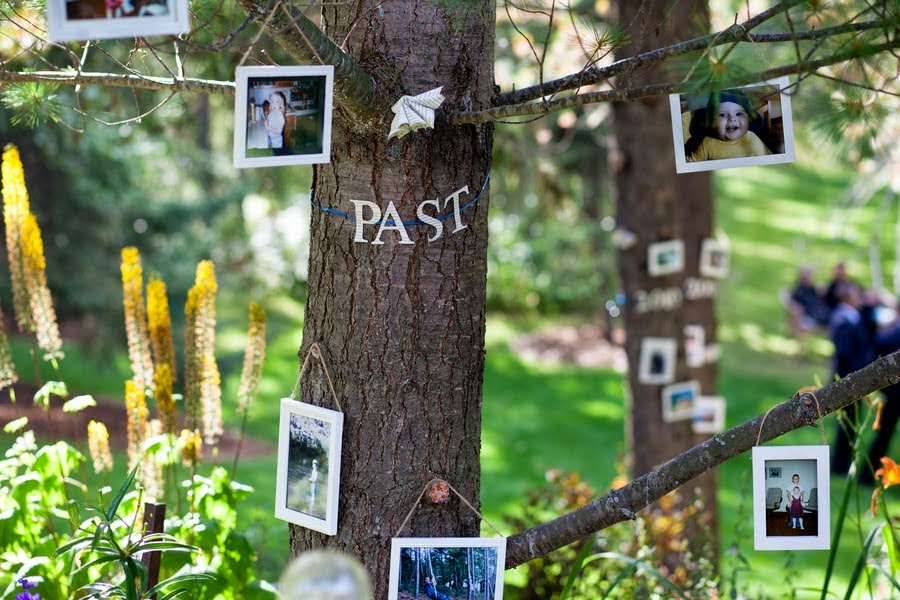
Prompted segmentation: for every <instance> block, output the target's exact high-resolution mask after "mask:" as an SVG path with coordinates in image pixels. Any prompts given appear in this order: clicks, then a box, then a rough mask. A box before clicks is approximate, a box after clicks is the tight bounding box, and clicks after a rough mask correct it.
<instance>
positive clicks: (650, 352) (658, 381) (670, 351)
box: [638, 337, 678, 385]
mask: <svg viewBox="0 0 900 600" xmlns="http://www.w3.org/2000/svg"><path fill="white" fill-rule="evenodd" d="M677 352H678V343H677V342H676V341H675V339H674V338H659V337H645V338H644V339H642V340H641V356H640V362H639V364H638V381H640V382H641V383H643V384H644V385H663V384H666V383H672V382H673V381H675V357H676V353H677Z"/></svg>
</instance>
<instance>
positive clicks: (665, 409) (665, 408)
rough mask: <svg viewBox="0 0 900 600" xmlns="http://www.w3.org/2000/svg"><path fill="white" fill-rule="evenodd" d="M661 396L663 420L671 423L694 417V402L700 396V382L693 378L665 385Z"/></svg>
mask: <svg viewBox="0 0 900 600" xmlns="http://www.w3.org/2000/svg"><path fill="white" fill-rule="evenodd" d="M660 395H661V397H662V416H663V421H665V422H666V423H672V422H675V421H684V420H689V419H693V418H694V403H695V402H696V401H697V398H699V397H700V384H699V383H698V382H696V381H694V380H690V381H682V382H679V383H673V384H672V385H667V386H665V387H664V388H663V389H662V391H661V392H660Z"/></svg>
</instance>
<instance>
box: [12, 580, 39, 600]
mask: <svg viewBox="0 0 900 600" xmlns="http://www.w3.org/2000/svg"><path fill="white" fill-rule="evenodd" d="M16 583H18V584H19V586H21V588H22V589H23V590H25V591H24V592H20V593H18V594H16V600H41V595H40V594H32V593H31V592H29V591H28V590H32V589H34V588H36V587H37V586H38V584H37V582H36V581H29V580H28V579H26V578H24V577H23V578H22V579H20V580H19V581H17V582H16Z"/></svg>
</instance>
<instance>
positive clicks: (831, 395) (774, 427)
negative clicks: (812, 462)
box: [506, 352, 900, 569]
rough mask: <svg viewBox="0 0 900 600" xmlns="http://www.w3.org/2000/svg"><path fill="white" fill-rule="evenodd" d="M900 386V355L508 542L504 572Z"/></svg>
mask: <svg viewBox="0 0 900 600" xmlns="http://www.w3.org/2000/svg"><path fill="white" fill-rule="evenodd" d="M898 382H900V352H895V353H894V354H891V355H889V356H886V357H884V358H880V359H878V360H876V361H875V362H873V363H872V364H870V365H869V366H867V367H865V368H864V369H861V370H859V371H857V372H856V373H852V374H850V375H848V376H847V377H845V378H843V379H841V380H840V381H836V382H834V383H831V384H829V385H827V386H825V387H823V388H821V389H819V390H816V392H814V393H805V394H803V395H802V396H794V397H793V398H792V399H790V400H788V401H787V402H784V403H782V404H779V405H778V406H776V407H774V408H772V409H771V410H770V411H769V412H768V413H766V415H760V416H758V417H756V418H755V419H752V420H750V421H746V422H744V423H741V424H740V425H738V426H736V427H732V428H731V429H729V430H728V431H724V432H722V433H720V434H718V435H716V436H714V437H712V438H710V439H709V440H707V441H705V442H703V443H702V444H700V445H698V446H694V447H693V448H691V449H690V450H686V451H685V452H682V453H681V454H679V455H678V456H676V457H675V458H673V459H672V460H670V461H668V462H667V463H665V464H664V465H662V466H661V467H659V468H658V469H656V470H654V471H651V472H649V473H647V474H645V475H642V476H640V477H638V478H637V479H635V480H634V481H632V482H631V483H629V484H628V485H626V486H625V487H623V488H619V489H617V490H613V491H611V492H610V493H608V494H606V495H605V496H603V497H602V498H598V499H597V500H594V501H593V502H591V503H590V504H588V505H587V506H585V507H583V508H579V509H577V510H575V511H572V512H570V513H567V514H565V515H563V516H562V517H559V518H557V519H554V520H552V521H548V522H546V523H542V524H541V525H538V526H537V527H534V528H532V529H528V530H526V531H523V532H520V533H517V534H515V535H513V536H512V537H510V538H507V542H506V568H507V569H512V568H514V567H517V566H518V565H521V564H523V563H526V562H528V561H529V560H532V559H534V558H538V557H540V556H546V555H547V554H549V553H550V552H552V551H553V550H556V549H558V548H562V547H563V546H566V545H568V544H571V543H573V542H576V541H578V540H581V539H583V538H585V537H586V536H588V535H590V534H592V533H595V532H597V531H600V530H602V529H605V528H607V527H610V526H612V525H615V524H616V523H621V522H622V521H627V520H630V519H634V518H635V516H636V514H637V512H638V511H640V510H642V509H644V508H646V507H647V506H649V505H650V504H652V503H653V502H655V501H657V500H659V499H660V498H662V497H663V496H665V495H666V494H668V493H669V492H671V491H673V490H675V489H677V488H679V487H681V486H683V485H684V484H686V483H687V482H689V481H690V480H692V479H694V478H695V477H697V476H699V475H702V474H703V473H705V472H707V471H709V470H710V469H712V468H714V467H717V466H718V465H720V464H722V463H724V462H725V461H726V460H728V459H730V458H734V457H736V456H738V455H740V454H743V453H744V452H746V451H747V450H750V449H751V448H752V447H753V446H755V445H758V444H761V443H764V442H768V441H770V440H773V439H775V438H777V437H779V436H782V435H784V434H785V433H788V432H789V431H794V430H795V429H800V428H801V427H807V426H815V424H816V421H817V420H819V419H820V418H821V417H822V416H824V415H826V414H829V413H832V412H834V411H837V410H839V409H841V408H843V407H845V406H849V405H851V404H853V403H854V402H855V401H857V400H858V399H860V398H862V397H864V396H866V395H867V394H870V393H872V392H874V391H875V390H879V389H881V388H883V387H885V386H888V385H892V384H895V383H898ZM748 466H749V465H748Z"/></svg>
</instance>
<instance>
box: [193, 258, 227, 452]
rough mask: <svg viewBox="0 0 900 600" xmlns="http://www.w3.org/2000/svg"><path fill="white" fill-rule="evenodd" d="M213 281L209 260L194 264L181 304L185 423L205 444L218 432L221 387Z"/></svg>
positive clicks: (220, 418) (215, 288)
mask: <svg viewBox="0 0 900 600" xmlns="http://www.w3.org/2000/svg"><path fill="white" fill-rule="evenodd" d="M217 289H218V284H217V283H216V274H215V267H214V265H213V263H212V261H209V260H204V261H200V263H199V264H198V265H197V272H196V277H195V280H194V286H193V287H192V288H191V289H190V291H189V292H188V300H187V303H186V304H185V316H186V318H187V332H186V334H185V367H184V381H185V424H186V425H187V427H188V429H190V430H196V429H199V430H200V431H201V432H202V434H203V439H204V441H205V442H206V443H208V444H213V443H215V440H216V438H217V437H218V436H219V435H221V433H222V390H221V385H220V383H221V382H220V380H219V367H218V365H216V356H215V346H216V305H215V302H216V291H217Z"/></svg>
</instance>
